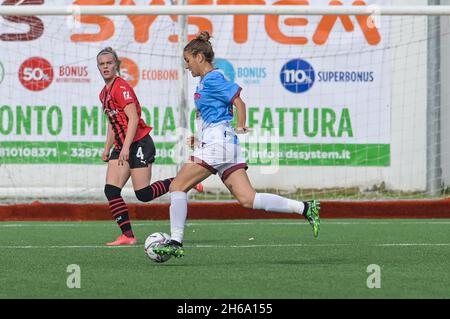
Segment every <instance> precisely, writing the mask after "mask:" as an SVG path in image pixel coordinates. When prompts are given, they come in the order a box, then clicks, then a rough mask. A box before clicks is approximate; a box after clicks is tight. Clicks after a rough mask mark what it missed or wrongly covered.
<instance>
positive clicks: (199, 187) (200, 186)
mask: <svg viewBox="0 0 450 319" xmlns="http://www.w3.org/2000/svg"><path fill="white" fill-rule="evenodd" d="M194 189H195V190H196V191H197V192H199V193H203V184H202V183H198V184H197V185H195V186H194Z"/></svg>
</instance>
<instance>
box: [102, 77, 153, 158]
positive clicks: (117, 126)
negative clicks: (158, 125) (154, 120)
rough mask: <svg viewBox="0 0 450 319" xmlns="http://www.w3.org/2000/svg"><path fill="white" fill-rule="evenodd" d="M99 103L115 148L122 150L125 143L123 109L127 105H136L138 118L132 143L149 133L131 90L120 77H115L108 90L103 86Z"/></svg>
mask: <svg viewBox="0 0 450 319" xmlns="http://www.w3.org/2000/svg"><path fill="white" fill-rule="evenodd" d="M100 101H101V102H102V105H103V112H105V113H106V115H107V116H108V119H109V122H110V123H111V126H112V129H113V131H114V134H115V139H114V145H115V147H116V148H119V149H120V148H122V145H123V143H124V142H125V136H126V134H127V128H128V117H127V115H126V113H125V107H126V106H127V105H128V104H131V103H134V105H136V111H137V113H138V117H139V123H138V127H137V130H136V134H135V136H134V139H133V142H136V141H139V140H140V139H142V138H144V137H145V136H146V135H148V134H149V133H150V132H151V130H152V127H150V126H148V125H147V124H145V122H144V120H143V119H142V118H141V106H140V104H139V100H138V98H137V96H136V94H135V93H134V90H133V88H132V87H131V86H130V85H129V84H128V83H127V81H125V80H124V79H122V78H121V77H119V76H118V77H116V78H115V79H114V80H113V83H112V84H111V86H110V87H109V88H108V87H106V85H105V87H104V88H103V90H102V91H101V92H100Z"/></svg>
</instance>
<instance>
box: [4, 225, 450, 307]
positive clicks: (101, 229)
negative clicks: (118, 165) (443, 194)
mask: <svg viewBox="0 0 450 319" xmlns="http://www.w3.org/2000/svg"><path fill="white" fill-rule="evenodd" d="M133 229H134V232H135V234H136V235H137V237H138V239H139V244H138V245H137V246H133V247H130V246H127V247H113V248H111V247H105V246H104V243H105V242H107V241H111V240H113V239H115V237H117V235H118V234H119V232H118V228H117V225H116V224H115V223H114V222H112V221H111V222H109V221H108V222H104V221H102V222H1V223H0V233H1V236H0V266H1V272H0V298H163V299H167V298H182V299H184V298H187V299H192V298H194V299H199V298H202V299H205V298H238V299H239V298H252V299H253V298H262V299H266V298H267V299H269V298H270V299H278V298H287V299H300V298H308V299H310V298H450V220H446V219H436V220H425V219H421V220H412V219H409V220H397V219H394V220H378V219H372V220H365V219H358V220H355V219H352V220H350V219H345V220H336V219H327V220H322V227H321V233H320V236H319V238H318V239H314V238H313V236H312V231H311V228H310V226H309V225H308V224H307V223H306V222H304V221H303V220H291V219H289V220H288V219H278V220H273V219H272V220H190V221H188V225H187V227H186V231H185V251H186V256H185V257H183V258H181V259H173V258H172V259H170V260H169V261H168V262H166V263H163V264H157V263H154V262H152V261H151V260H150V259H148V258H147V257H146V255H145V253H144V249H143V242H144V240H145V238H146V237H147V236H148V235H149V234H151V233H153V232H159V231H162V232H167V233H170V231H169V229H170V227H169V222H168V221H133ZM73 264H75V265H78V266H79V267H80V286H81V288H68V286H67V279H68V278H69V276H71V275H72V272H70V269H69V272H68V266H69V265H73ZM373 264H375V265H378V266H379V267H380V277H379V278H380V280H379V283H380V288H368V286H367V281H368V278H369V277H370V276H372V275H373V274H372V272H368V266H369V265H373ZM369 279H370V278H369ZM369 281H370V280H369Z"/></svg>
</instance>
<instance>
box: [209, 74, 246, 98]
mask: <svg viewBox="0 0 450 319" xmlns="http://www.w3.org/2000/svg"><path fill="white" fill-rule="evenodd" d="M215 73H216V74H214V76H211V77H209V78H207V79H206V81H205V83H204V85H205V89H207V90H208V91H209V94H212V95H215V96H216V97H217V98H218V99H220V100H221V101H222V102H224V103H225V104H228V105H231V104H233V103H234V100H235V99H236V98H237V97H238V96H239V94H240V92H241V90H242V88H241V87H240V86H239V85H238V84H236V83H234V82H231V81H228V80H227V79H226V78H225V76H224V75H223V74H222V73H220V72H215Z"/></svg>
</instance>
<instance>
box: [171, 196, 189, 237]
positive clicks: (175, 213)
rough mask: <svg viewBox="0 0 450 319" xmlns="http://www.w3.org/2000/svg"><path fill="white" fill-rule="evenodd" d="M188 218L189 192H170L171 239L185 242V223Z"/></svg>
mask: <svg viewBox="0 0 450 319" xmlns="http://www.w3.org/2000/svg"><path fill="white" fill-rule="evenodd" d="M186 218H187V193H185V192H172V193H170V232H171V236H170V237H171V239H173V240H176V241H177V242H179V243H182V242H183V236H184V224H185V223H186Z"/></svg>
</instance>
